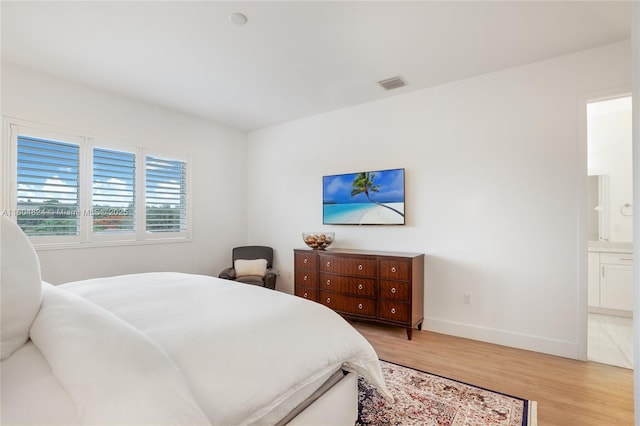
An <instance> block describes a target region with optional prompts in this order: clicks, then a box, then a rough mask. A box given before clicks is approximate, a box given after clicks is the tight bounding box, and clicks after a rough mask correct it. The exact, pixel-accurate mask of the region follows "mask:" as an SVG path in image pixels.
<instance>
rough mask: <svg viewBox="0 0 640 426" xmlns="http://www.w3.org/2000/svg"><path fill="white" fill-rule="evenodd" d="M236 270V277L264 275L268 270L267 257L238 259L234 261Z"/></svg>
mask: <svg viewBox="0 0 640 426" xmlns="http://www.w3.org/2000/svg"><path fill="white" fill-rule="evenodd" d="M233 268H234V269H235V270H236V277H244V276H247V275H258V276H260V277H262V276H264V274H265V273H266V272H267V259H253V260H247V259H236V261H235V262H234V263H233Z"/></svg>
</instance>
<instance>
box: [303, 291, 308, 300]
mask: <svg viewBox="0 0 640 426" xmlns="http://www.w3.org/2000/svg"><path fill="white" fill-rule="evenodd" d="M303 296H304V298H305V299H306V298H307V292H306V291H305V293H304V295H303Z"/></svg>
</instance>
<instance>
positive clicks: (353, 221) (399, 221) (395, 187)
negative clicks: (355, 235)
mask: <svg viewBox="0 0 640 426" xmlns="http://www.w3.org/2000/svg"><path fill="white" fill-rule="evenodd" d="M322 198H323V199H322V209H323V211H322V217H323V223H324V224H325V225H404V169H393V170H378V171H370V172H359V173H348V174H341V175H332V176H324V177H323V178H322Z"/></svg>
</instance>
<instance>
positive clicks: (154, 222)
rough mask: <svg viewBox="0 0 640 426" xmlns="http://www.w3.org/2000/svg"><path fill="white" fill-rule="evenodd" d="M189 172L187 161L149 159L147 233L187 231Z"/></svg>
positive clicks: (146, 197)
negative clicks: (187, 175) (187, 174)
mask: <svg viewBox="0 0 640 426" xmlns="http://www.w3.org/2000/svg"><path fill="white" fill-rule="evenodd" d="M186 171H187V165H186V163H185V162H184V161H180V160H169V159H165V158H159V157H153V156H150V155H148V156H146V157H145V172H146V186H145V207H146V221H145V223H146V230H147V232H184V231H186V226H187V225H186V197H187V190H186V187H187V183H186Z"/></svg>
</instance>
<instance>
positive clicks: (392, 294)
mask: <svg viewBox="0 0 640 426" xmlns="http://www.w3.org/2000/svg"><path fill="white" fill-rule="evenodd" d="M380 298H381V299H392V300H400V301H404V302H409V301H411V286H410V285H409V283H403V282H400V281H383V280H380Z"/></svg>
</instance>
